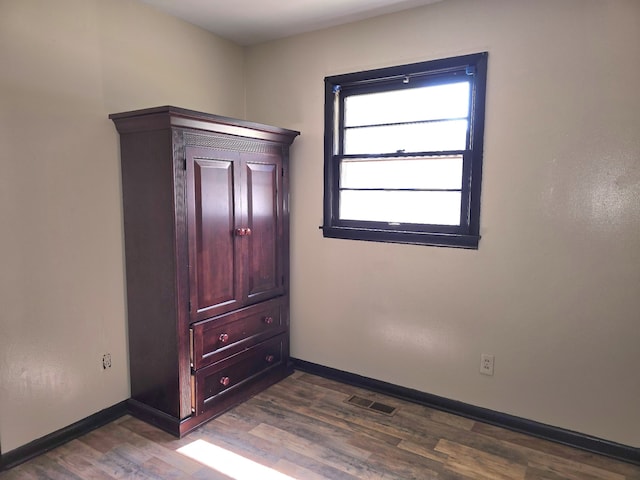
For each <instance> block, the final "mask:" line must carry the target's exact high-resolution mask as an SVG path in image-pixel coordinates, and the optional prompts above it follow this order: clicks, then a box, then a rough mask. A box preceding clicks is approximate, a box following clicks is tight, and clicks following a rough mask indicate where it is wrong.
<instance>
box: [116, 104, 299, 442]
mask: <svg viewBox="0 0 640 480" xmlns="http://www.w3.org/2000/svg"><path fill="white" fill-rule="evenodd" d="M109 118H111V119H112V120H113V122H114V123H115V125H116V128H117V130H118V132H119V134H120V156H121V165H122V194H123V207H124V232H125V256H126V284H127V312H128V316H127V318H128V335H129V362H130V375H131V399H130V400H129V409H130V411H131V412H132V413H133V414H134V415H136V416H138V417H139V418H142V419H143V420H146V421H148V422H150V423H153V424H155V425H157V426H159V427H160V428H162V429H164V430H166V431H168V432H170V433H172V434H174V435H178V436H181V435H183V434H185V433H187V432H189V431H191V430H193V429H194V428H196V427H197V426H199V425H201V424H202V423H204V422H206V421H207V420H209V419H211V418H212V417H214V416H216V415H218V414H220V413H222V412H223V411H225V410H227V409H229V408H231V407H232V406H234V405H236V404H237V403H239V402H241V401H243V400H245V399H247V398H248V397H250V396H251V395H254V394H255V393H257V392H259V391H260V390H262V389H264V388H266V387H267V386H269V385H271V384H273V383H275V382H277V381H279V380H281V379H282V378H284V377H285V376H287V375H288V374H290V373H291V372H292V367H291V363H290V361H289V297H288V292H289V193H288V191H289V188H288V187H289V185H288V159H289V158H288V157H289V146H290V145H291V143H292V142H293V139H294V138H295V137H296V136H297V135H298V134H299V132H295V131H292V130H286V129H282V128H277V127H271V126H267V125H261V124H257V123H252V122H246V121H240V120H234V119H231V118H227V117H221V116H217V115H211V114H206V113H200V112H195V111H192V110H186V109H182V108H176V107H170V106H166V107H157V108H150V109H146V110H137V111H132V112H124V113H116V114H112V115H110V116H109Z"/></svg>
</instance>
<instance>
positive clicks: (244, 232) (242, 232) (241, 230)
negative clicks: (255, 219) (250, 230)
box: [236, 228, 247, 237]
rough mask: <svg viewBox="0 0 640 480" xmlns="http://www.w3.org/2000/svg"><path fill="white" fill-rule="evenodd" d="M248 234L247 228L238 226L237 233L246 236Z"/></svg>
mask: <svg viewBox="0 0 640 480" xmlns="http://www.w3.org/2000/svg"><path fill="white" fill-rule="evenodd" d="M246 234H247V229H246V228H236V235H237V236H239V237H244V236H245V235H246Z"/></svg>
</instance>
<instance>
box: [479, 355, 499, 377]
mask: <svg viewBox="0 0 640 480" xmlns="http://www.w3.org/2000/svg"><path fill="white" fill-rule="evenodd" d="M494 361H495V356H494V355H489V354H488V353H483V354H482V355H480V373H482V374H483V375H493V362H494Z"/></svg>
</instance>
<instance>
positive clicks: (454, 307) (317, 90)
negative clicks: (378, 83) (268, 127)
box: [247, 0, 640, 447]
mask: <svg viewBox="0 0 640 480" xmlns="http://www.w3.org/2000/svg"><path fill="white" fill-rule="evenodd" d="M485 50H486V51H489V76H488V92H487V116H486V135H485V157H484V158H485V160H484V180H483V186H482V188H483V192H482V214H481V234H482V240H481V241H480V248H479V250H477V251H472V250H456V249H449V248H433V247H423V246H408V245H393V244H382V243H367V242H355V241H348V240H333V239H323V238H322V234H321V232H320V230H318V226H319V225H320V224H321V221H322V195H323V193H322V176H323V170H322V168H323V157H322V137H323V123H322V122H323V78H324V77H325V76H327V75H333V74H339V73H347V72H352V71H358V70H363V69H369V68H378V67H385V66H389V65H394V64H401V63H409V62H417V61H422V60H429V59H434V58H439V57H447V56H454V55H459V54H466V53H472V52H479V51H485ZM638 59H640V2H638V1H637V0H626V1H625V0H561V1H558V0H536V1H525V0H515V1H514V0H482V1H478V0H447V1H445V2H442V3H438V4H435V5H432V6H428V7H423V8H419V9H415V10H411V11H406V12H404V13H399V14H394V15H388V16H384V17H379V18H376V19H372V20H368V21H365V22H360V23H356V24H351V25H346V26H342V27H338V28H333V29H331V30H325V31H320V32H316V33H312V34H307V35H301V36H297V37H292V38H290V39H286V40H282V41H277V42H273V43H269V44H264V45H262V46H257V47H254V48H251V49H249V50H248V56H247V117H248V118H251V119H252V120H256V121H262V122H267V123H273V124H276V125H281V126H284V127H288V128H294V129H298V130H300V131H301V132H302V135H301V136H300V138H299V139H297V140H296V142H295V143H294V148H293V152H292V156H293V166H292V169H291V170H292V182H291V184H292V188H293V191H292V255H293V256H292V311H291V317H292V354H293V355H294V356H295V357H298V358H301V359H304V360H308V361H311V362H317V363H320V364H323V365H328V366H330V367H334V368H337V369H341V370H346V371H349V372H354V373H357V374H361V375H365V376H368V377H373V378H376V379H380V380H384V381H388V382H391V383H394V384H399V385H403V386H406V387H410V388H415V389H418V390H421V391H425V392H430V393H433V394H436V395H441V396H444V397H447V398H451V399H456V400H460V401H463V402H467V403H470V404H473V405H478V406H482V407H487V408H490V409H494V410H497V411H501V412H506V413H509V414H513V415H518V416H521V417H525V418H528V419H532V420H536V421H539V422H544V423H547V424H551V425H555V426H559V427H563V428H567V429H571V430H576V431H578V432H582V433H586V434H590V435H594V436H597V437H601V438H605V439H608V440H612V441H615V442H620V443H623V444H627V445H631V446H635V447H640V428H639V427H638V426H639V425H640V408H638V406H639V405H640V374H639V373H638V366H639V365H640V313H639V312H640V134H639V133H638V132H640V95H638V85H640V63H639V62H638ZM482 352H486V353H492V354H495V356H496V364H495V375H494V376H493V377H487V376H482V375H480V374H479V372H478V369H479V361H480V354H481V353H482Z"/></svg>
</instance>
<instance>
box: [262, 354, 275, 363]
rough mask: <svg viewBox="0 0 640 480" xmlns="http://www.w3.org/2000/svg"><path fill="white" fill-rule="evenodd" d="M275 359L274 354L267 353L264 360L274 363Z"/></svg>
mask: <svg viewBox="0 0 640 480" xmlns="http://www.w3.org/2000/svg"><path fill="white" fill-rule="evenodd" d="M275 359H276V357H274V356H273V355H267V356H266V357H264V361H265V362H267V363H273V361H274V360H275Z"/></svg>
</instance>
